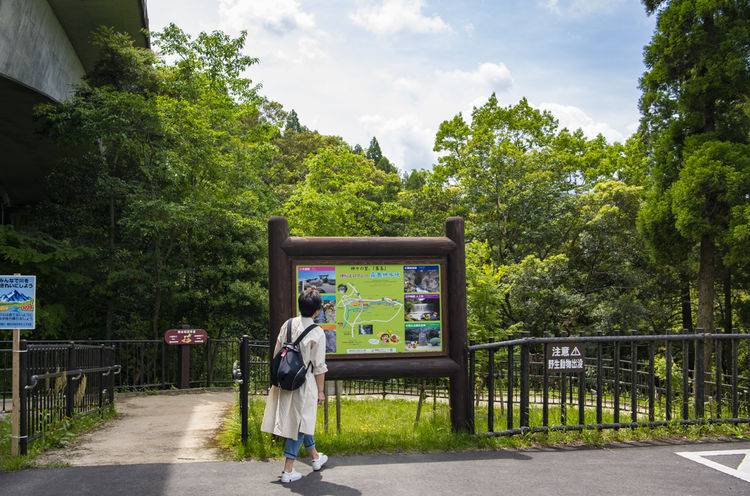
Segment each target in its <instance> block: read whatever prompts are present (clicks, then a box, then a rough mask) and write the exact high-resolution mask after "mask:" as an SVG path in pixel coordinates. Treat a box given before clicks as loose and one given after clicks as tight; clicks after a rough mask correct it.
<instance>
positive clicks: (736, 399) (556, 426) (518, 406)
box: [468, 333, 750, 435]
mask: <svg viewBox="0 0 750 496" xmlns="http://www.w3.org/2000/svg"><path fill="white" fill-rule="evenodd" d="M572 343H575V344H577V345H580V346H582V347H583V350H581V351H582V354H583V355H584V356H585V357H586V358H585V359H583V370H580V371H576V372H565V371H562V370H557V369H555V368H553V369H550V365H558V364H551V363H547V361H548V360H547V359H546V357H549V356H550V353H549V351H550V350H549V348H550V347H553V346H555V347H562V346H567V345H570V344H572ZM468 352H469V367H470V374H469V376H470V381H471V385H470V390H471V392H472V394H473V401H472V405H473V408H474V409H475V412H474V414H473V415H472V416H471V418H472V419H474V425H472V430H473V431H474V432H482V433H484V434H488V435H511V434H520V433H524V432H529V431H530V432H544V431H560V430H583V429H620V428H624V427H644V426H648V427H657V426H663V425H668V424H673V423H674V424H700V423H746V422H750V374H748V372H749V371H750V334H704V333H698V334H668V335H641V336H639V335H618V336H581V337H562V338H530V337H523V338H519V339H512V340H508V341H502V342H497V343H487V344H479V345H472V346H470V347H469V349H468ZM742 357H745V358H744V360H746V361H747V363H746V364H745V366H744V367H743V366H742V364H741V358H742ZM741 371H742V372H744V374H745V375H741V373H740V372H741ZM485 409H486V410H485Z"/></svg>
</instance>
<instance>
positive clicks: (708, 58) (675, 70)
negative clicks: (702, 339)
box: [640, 0, 750, 332]
mask: <svg viewBox="0 0 750 496" xmlns="http://www.w3.org/2000/svg"><path fill="white" fill-rule="evenodd" d="M644 5H645V7H646V11H647V12H648V13H649V14H656V16H657V25H656V31H655V33H654V35H653V37H652V39H651V42H650V43H649V44H648V45H647V46H646V48H645V51H644V62H645V64H646V67H647V71H646V72H645V73H644V75H643V77H642V78H641V88H642V90H643V96H642V97H641V102H640V107H641V112H642V115H643V117H642V119H641V132H642V134H643V137H644V140H645V142H646V145H647V148H648V150H649V153H650V156H651V171H650V178H651V183H652V184H651V191H650V192H649V195H648V202H647V205H646V206H645V207H644V213H643V214H642V220H641V223H642V225H643V230H644V232H646V233H650V236H649V238H650V240H651V243H652V246H654V248H655V250H657V251H661V252H662V253H663V254H664V253H665V254H667V256H669V254H670V252H672V254H674V252H675V251H677V252H679V255H680V256H681V257H682V258H684V257H685V256H686V254H687V253H689V251H690V249H691V246H692V244H693V243H697V245H698V252H699V254H698V277H697V286H698V319H697V320H698V322H697V323H698V327H701V328H702V329H704V330H705V331H707V332H711V331H713V329H714V298H715V291H714V283H715V280H716V278H717V275H718V274H717V269H718V267H720V266H721V262H722V258H723V255H725V254H726V248H725V247H726V245H727V239H725V238H726V236H727V235H728V234H729V216H728V215H727V213H728V212H729V211H730V210H731V209H732V207H733V203H732V202H733V201H734V199H735V198H733V197H732V196H731V195H725V194H724V192H723V191H722V187H719V188H718V189H716V188H714V187H713V186H717V185H716V184H715V183H714V184H712V181H711V180H710V179H709V178H711V177H714V178H716V176H721V175H723V174H724V172H725V171H722V170H721V168H722V167H725V166H728V167H735V166H736V165H737V164H736V163H729V162H723V161H722V160H723V159H725V158H729V157H727V155H726V154H724V153H721V152H719V148H721V147H722V145H721V144H720V143H730V144H732V143H746V142H747V140H748V130H750V119H748V115H747V113H746V112H745V111H744V105H745V104H746V102H747V98H748V96H749V95H750V65H749V64H748V63H747V61H748V60H749V59H750V22H748V19H750V4H748V3H747V2H744V1H725V0H708V1H699V0H669V1H664V0H646V1H644ZM710 156H713V159H711V158H710ZM688 165H689V166H688ZM717 167H718V168H717ZM696 175H699V176H701V177H702V178H703V179H704V180H705V181H703V180H701V179H698V178H697V177H696ZM696 182H698V183H700V184H701V185H702V186H704V187H699V188H696V187H695V186H696ZM718 182H721V181H718ZM687 191H691V193H692V194H693V196H692V197H690V198H688V197H686V196H685V192H687ZM697 211H700V217H701V219H702V221H701V222H692V221H691V222H688V221H687V219H688V218H690V219H695V216H694V215H692V214H688V213H689V212H692V213H696V212H697ZM725 273H726V274H727V275H728V273H729V272H728V271H725Z"/></svg>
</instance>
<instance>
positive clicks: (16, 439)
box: [10, 329, 21, 456]
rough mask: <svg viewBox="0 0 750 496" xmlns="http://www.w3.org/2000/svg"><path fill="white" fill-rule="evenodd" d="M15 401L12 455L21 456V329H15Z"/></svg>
mask: <svg viewBox="0 0 750 496" xmlns="http://www.w3.org/2000/svg"><path fill="white" fill-rule="evenodd" d="M12 368H13V374H12V378H11V380H12V384H13V388H12V390H13V393H12V394H13V400H12V406H11V412H10V440H11V442H10V454H11V455H13V456H19V455H20V454H21V450H20V446H19V444H20V440H21V329H13V365H12Z"/></svg>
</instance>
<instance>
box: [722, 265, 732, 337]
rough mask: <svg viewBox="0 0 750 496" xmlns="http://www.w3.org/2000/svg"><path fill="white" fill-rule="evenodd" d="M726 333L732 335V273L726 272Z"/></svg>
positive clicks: (729, 270)
mask: <svg viewBox="0 0 750 496" xmlns="http://www.w3.org/2000/svg"><path fill="white" fill-rule="evenodd" d="M724 332H725V333H727V334H731V333H732V271H731V269H729V267H727V268H726V270H725V271H724Z"/></svg>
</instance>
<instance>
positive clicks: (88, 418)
mask: <svg viewBox="0 0 750 496" xmlns="http://www.w3.org/2000/svg"><path fill="white" fill-rule="evenodd" d="M115 416H116V413H115V410H114V408H111V409H106V410H104V411H103V412H102V413H101V415H99V414H90V415H83V416H80V417H76V418H74V419H72V420H71V419H65V420H63V421H62V422H60V423H59V424H57V425H56V426H55V428H54V430H50V431H47V432H46V433H45V436H44V438H43V439H38V440H35V441H34V442H32V443H31V445H30V446H29V449H28V455H27V456H12V455H11V454H10V415H6V416H4V417H3V418H1V419H0V471H11V470H21V469H24V468H30V467H33V466H35V460H36V458H37V457H38V456H39V455H40V454H41V453H43V452H44V451H46V450H48V449H53V448H63V447H65V446H67V445H69V444H70V443H71V442H72V441H73V440H74V439H75V438H76V437H77V436H78V435H80V434H82V433H84V432H86V431H89V430H91V429H93V428H94V427H96V426H97V425H99V424H101V423H103V422H105V421H107V420H109V419H112V418H114V417H115Z"/></svg>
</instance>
